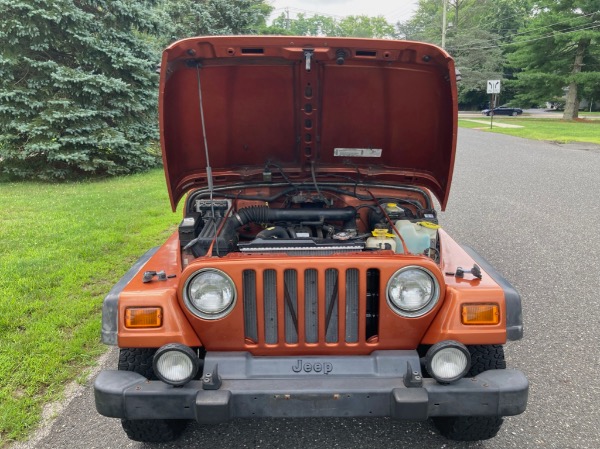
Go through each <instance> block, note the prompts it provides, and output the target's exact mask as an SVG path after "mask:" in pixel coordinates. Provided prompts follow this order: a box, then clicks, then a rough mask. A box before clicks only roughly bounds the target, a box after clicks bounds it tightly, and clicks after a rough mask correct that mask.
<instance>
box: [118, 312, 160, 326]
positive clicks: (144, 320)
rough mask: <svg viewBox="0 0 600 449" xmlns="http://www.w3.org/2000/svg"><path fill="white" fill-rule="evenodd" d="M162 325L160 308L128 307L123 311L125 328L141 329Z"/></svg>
mask: <svg viewBox="0 0 600 449" xmlns="http://www.w3.org/2000/svg"><path fill="white" fill-rule="evenodd" d="M161 325H162V307H128V308H127V309H125V327H129V328H143V327H160V326H161Z"/></svg>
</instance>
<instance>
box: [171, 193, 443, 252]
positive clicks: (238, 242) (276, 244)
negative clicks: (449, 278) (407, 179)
mask: <svg viewBox="0 0 600 449" xmlns="http://www.w3.org/2000/svg"><path fill="white" fill-rule="evenodd" d="M338 190H339V189H338ZM332 193H334V192H332ZM339 193H340V192H339V191H336V192H335V194H332V195H330V196H329V197H328V196H327V190H324V191H323V192H319V194H313V193H310V192H309V193H295V194H293V195H287V196H286V195H282V196H283V199H280V201H279V202H273V203H271V202H269V201H257V200H256V199H254V197H251V198H250V200H243V199H242V200H240V195H238V196H237V197H236V199H235V200H232V199H226V198H218V199H214V200H210V199H206V198H193V199H192V200H191V201H190V202H188V213H187V215H186V217H185V218H184V220H183V221H182V223H181V225H180V226H179V239H180V243H181V247H182V251H183V255H184V256H188V258H189V257H190V256H191V258H192V259H193V258H197V257H202V256H205V255H206V254H208V253H209V251H212V255H213V256H225V255H227V254H229V253H232V252H241V253H246V254H265V253H267V254H269V253H270V254H282V255H286V256H307V255H308V256H326V255H332V254H339V253H349V252H360V251H381V250H386V251H393V252H395V253H404V252H408V253H412V254H427V255H429V256H431V257H433V258H437V254H438V253H439V251H438V249H437V227H438V226H437V221H436V215H435V210H433V209H432V208H426V207H422V205H421V204H420V202H418V201H415V200H407V199H402V198H388V197H384V198H375V197H373V198H370V199H369V200H368V201H367V200H366V198H364V197H363V196H360V197H359V196H358V194H355V193H353V194H352V195H351V194H350V192H348V193H346V192H344V194H345V195H343V196H342V195H340V194H339ZM184 259H186V257H184Z"/></svg>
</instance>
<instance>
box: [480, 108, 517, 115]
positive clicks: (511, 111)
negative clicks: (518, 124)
mask: <svg viewBox="0 0 600 449" xmlns="http://www.w3.org/2000/svg"><path fill="white" fill-rule="evenodd" d="M493 112H494V115H512V116H513V117H516V116H517V115H521V114H522V113H523V109H519V108H509V107H506V106H500V107H498V108H494V109H493ZM481 113H482V114H483V115H492V109H484V110H483V111H481Z"/></svg>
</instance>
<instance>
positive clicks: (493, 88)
mask: <svg viewBox="0 0 600 449" xmlns="http://www.w3.org/2000/svg"><path fill="white" fill-rule="evenodd" d="M487 93H488V94H499V93H500V80H488V82H487Z"/></svg>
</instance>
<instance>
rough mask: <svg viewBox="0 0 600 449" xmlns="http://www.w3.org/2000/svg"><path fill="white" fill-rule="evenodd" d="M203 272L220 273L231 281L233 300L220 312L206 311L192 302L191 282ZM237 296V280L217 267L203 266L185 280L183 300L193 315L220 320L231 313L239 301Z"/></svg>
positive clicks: (226, 279)
mask: <svg viewBox="0 0 600 449" xmlns="http://www.w3.org/2000/svg"><path fill="white" fill-rule="evenodd" d="M203 273H216V274H218V275H220V276H221V277H223V278H224V279H225V281H227V282H229V284H230V286H231V289H232V292H233V299H232V300H231V302H230V303H229V305H228V306H227V307H225V308H224V309H223V310H221V311H219V312H216V313H210V312H205V311H203V310H201V309H199V308H198V307H197V306H196V305H195V304H194V303H193V302H192V299H191V298H190V286H191V284H192V283H193V282H194V280H196V279H197V278H198V277H199V276H200V275H202V274H203ZM237 296H238V294H237V288H236V285H235V282H233V279H231V277H230V276H229V275H228V274H227V273H225V272H224V271H221V270H218V269H216V268H202V269H200V270H197V271H195V272H194V273H193V274H192V275H190V277H188V278H187V280H186V281H185V284H184V286H183V302H184V303H185V305H186V307H187V309H188V310H189V311H190V312H191V313H192V314H193V315H195V316H197V317H198V318H202V319H205V320H218V319H220V318H223V317H225V316H227V315H229V314H230V313H231V311H232V310H233V309H234V307H235V305H236V303H237Z"/></svg>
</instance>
